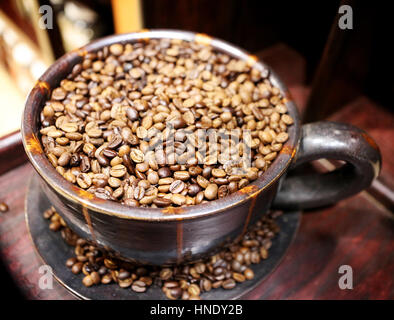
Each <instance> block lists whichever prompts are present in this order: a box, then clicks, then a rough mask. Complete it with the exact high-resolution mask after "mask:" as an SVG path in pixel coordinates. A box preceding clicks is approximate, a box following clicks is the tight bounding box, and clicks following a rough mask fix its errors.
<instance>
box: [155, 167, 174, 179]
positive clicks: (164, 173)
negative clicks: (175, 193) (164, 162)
mask: <svg viewBox="0 0 394 320" xmlns="http://www.w3.org/2000/svg"><path fill="white" fill-rule="evenodd" d="M157 173H158V174H159V177H160V178H167V177H169V176H171V170H170V169H169V168H167V167H162V168H160V169H159V170H158V171H157Z"/></svg>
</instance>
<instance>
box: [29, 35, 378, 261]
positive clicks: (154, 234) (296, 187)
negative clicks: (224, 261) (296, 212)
mask: <svg viewBox="0 0 394 320" xmlns="http://www.w3.org/2000/svg"><path fill="white" fill-rule="evenodd" d="M153 38H172V39H174V38H176V39H183V40H187V41H192V40H195V41H197V42H204V43H209V44H210V45H211V46H213V47H214V48H216V49H218V50H221V51H224V52H226V53H228V54H229V55H231V56H234V57H237V58H239V59H243V60H246V61H247V62H248V63H250V64H254V67H256V68H259V69H260V70H263V69H269V68H268V67H267V66H266V65H265V64H263V63H262V62H259V61H257V59H256V57H254V56H252V55H250V54H249V53H247V52H245V51H244V50H242V49H239V48H237V47H235V46H233V45H231V44H229V43H227V42H224V41H221V40H218V39H215V38H211V37H209V36H206V35H202V34H195V33H191V32H184V31H176V30H153V31H144V32H138V33H130V34H122V35H114V36H110V37H106V38H103V39H100V40H98V41H95V42H93V43H90V44H88V45H87V46H85V47H83V48H81V49H78V50H75V51H72V52H70V53H67V54H66V55H64V56H63V57H61V58H60V59H59V60H57V61H56V62H55V63H54V64H53V65H52V66H51V67H50V68H49V69H48V70H47V71H46V72H45V73H44V75H43V76H42V77H41V78H40V79H39V81H38V82H37V84H36V86H35V87H34V88H33V89H32V91H31V92H30V94H29V96H28V99H27V101H26V106H25V111H24V115H23V120H22V136H23V143H24V147H25V150H26V153H27V155H28V157H29V160H30V162H31V163H32V164H33V166H34V168H35V170H36V171H37V172H38V174H39V175H40V176H41V178H42V183H41V187H42V190H43V192H44V193H45V194H46V195H47V197H48V198H49V199H50V201H51V202H52V203H53V206H54V207H55V208H56V209H57V210H58V212H59V213H60V214H61V216H62V217H63V218H64V220H65V221H66V223H67V224H68V226H69V227H70V228H71V229H73V230H74V231H75V232H76V233H77V234H78V235H79V236H81V237H83V238H87V239H90V240H92V241H96V242H97V244H98V245H100V246H102V247H105V248H107V249H110V250H111V251H112V252H113V253H114V254H116V255H120V256H122V257H124V258H125V259H128V260H131V261H136V262H141V263H148V264H156V265H163V264H172V263H179V262H182V261H191V260H197V259H199V258H202V257H203V256H205V255H206V254H207V253H209V252H212V251H213V250H215V249H217V248H218V247H219V246H220V245H222V244H224V243H226V242H227V241H230V240H233V239H235V238H236V237H237V236H239V235H240V234H242V233H243V232H245V230H247V227H248V226H249V225H250V224H253V223H254V222H256V221H257V219H258V218H259V217H261V215H263V214H265V213H266V212H267V211H268V210H269V209H270V208H271V207H272V206H275V207H276V208H283V209H294V208H297V209H302V208H311V207H317V206H323V205H328V204H332V203H334V202H337V201H339V200H341V199H343V198H345V197H349V196H351V195H354V194H356V193H358V192H359V191H361V190H363V189H365V188H367V187H368V186H369V185H370V184H371V182H372V181H373V179H374V178H376V177H377V176H378V174H379V171H380V166H381V156H380V152H379V149H378V147H377V145H376V143H375V142H374V141H373V139H372V138H371V137H370V136H369V135H368V134H367V133H365V132H364V131H362V130H360V129H358V128H355V127H353V126H350V125H346V124H340V123H334V122H317V123H312V124H306V125H303V126H301V125H300V120H299V116H298V113H297V108H296V106H295V104H294V102H293V101H292V99H291V97H290V95H289V93H288V91H287V89H286V87H285V85H284V84H283V83H282V81H281V80H280V79H279V78H278V77H277V75H276V74H275V73H274V72H273V71H271V70H270V80H271V81H272V83H273V84H274V85H275V86H277V87H279V88H280V90H281V91H282V94H283V95H284V96H285V97H286V98H287V102H286V105H287V108H288V110H289V114H290V115H291V116H292V117H293V119H294V120H295V122H294V124H293V125H292V126H290V127H289V131H288V133H289V139H288V141H287V142H286V144H285V145H284V146H283V149H282V151H281V152H280V154H279V155H278V157H277V158H276V160H275V161H274V162H273V164H272V165H271V166H270V167H269V169H268V170H267V171H266V172H265V173H264V174H263V175H262V176H261V177H260V178H259V179H257V180H256V181H254V182H253V183H251V184H250V185H248V186H246V187H245V188H243V189H241V190H239V191H237V192H235V193H233V194H231V195H230V196H228V197H225V198H222V199H219V200H215V201H211V202H209V203H204V204H199V205H195V206H190V207H177V208H176V207H169V208H165V209H158V208H130V207H127V206H124V205H122V204H120V203H116V202H112V201H106V200H102V199H99V198H96V197H95V196H94V195H93V194H91V193H88V192H87V191H84V190H82V189H80V188H78V187H77V186H75V185H73V184H71V183H70V182H68V181H66V180H65V179H64V178H63V177H61V176H60V174H59V173H58V172H57V171H56V170H55V168H53V166H52V165H51V164H50V163H49V161H48V159H47V158H46V156H45V154H44V152H43V149H42V147H41V143H40V138H39V127H40V123H39V114H40V111H41V109H42V107H43V105H44V102H45V101H46V99H47V97H48V94H49V92H50V90H51V89H52V88H55V87H56V86H57V85H58V84H59V83H60V81H61V80H62V79H64V78H65V77H66V76H67V75H68V74H69V73H70V72H71V70H72V68H73V66H74V65H75V64H77V63H79V62H81V61H82V59H83V56H84V55H85V54H86V53H87V52H92V51H97V50H99V49H100V48H102V47H104V46H108V45H111V44H113V43H128V42H135V41H146V40H147V39H153ZM321 158H326V159H337V160H343V161H345V162H346V164H345V165H344V166H343V167H341V168H339V169H337V170H335V171H333V172H330V173H326V174H313V175H309V176H297V175H292V176H291V177H289V178H287V179H285V176H286V173H287V172H288V171H289V169H291V168H293V167H295V166H296V165H298V164H300V163H304V162H308V161H312V160H316V159H321ZM278 190H280V191H279V192H278Z"/></svg>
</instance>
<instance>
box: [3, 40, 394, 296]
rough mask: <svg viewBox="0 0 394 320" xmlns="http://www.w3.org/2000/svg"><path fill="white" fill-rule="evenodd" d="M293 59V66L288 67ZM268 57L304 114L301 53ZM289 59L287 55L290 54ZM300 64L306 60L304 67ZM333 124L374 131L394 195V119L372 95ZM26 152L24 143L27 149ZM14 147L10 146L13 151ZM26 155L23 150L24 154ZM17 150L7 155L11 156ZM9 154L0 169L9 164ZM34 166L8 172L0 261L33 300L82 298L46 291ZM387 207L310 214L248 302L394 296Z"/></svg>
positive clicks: (393, 226) (365, 197) (274, 52)
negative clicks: (32, 204)
mask: <svg viewBox="0 0 394 320" xmlns="http://www.w3.org/2000/svg"><path fill="white" fill-rule="evenodd" d="M279 54H282V55H284V56H286V59H285V61H288V66H291V69H290V67H289V68H286V67H285V66H281V64H280V62H281V61H284V60H283V59H278V55H279ZM263 57H264V59H265V60H266V61H267V62H268V63H269V64H271V65H272V66H273V67H274V68H275V70H276V71H277V73H278V74H279V75H280V76H281V77H282V78H283V79H284V82H285V83H287V84H288V86H289V90H290V92H291V94H292V96H293V98H294V100H295V101H296V103H297V104H298V105H299V107H300V109H301V110H303V109H304V106H305V101H306V97H307V94H308V92H309V89H308V87H307V86H305V84H304V73H303V64H302V59H300V56H299V55H297V54H296V53H295V52H293V51H291V50H289V49H288V48H285V47H281V46H277V47H273V48H271V49H270V50H269V51H265V52H264V54H263ZM282 57H283V56H282ZM297 61H298V62H297ZM332 119H335V120H342V121H345V122H348V123H353V124H355V125H358V126H360V127H361V128H363V129H366V130H367V131H368V132H369V133H370V134H371V135H372V136H373V137H374V139H376V141H377V142H378V144H379V146H380V148H381V150H382V154H383V170H382V174H381V177H380V180H381V181H383V182H385V183H387V184H385V187H386V188H387V189H388V190H389V191H390V192H392V190H393V188H391V187H390V186H391V185H390V182H391V183H392V181H394V179H393V177H394V163H393V158H392V150H393V148H392V143H391V141H394V130H393V126H392V123H393V122H391V119H392V114H390V113H388V112H386V111H385V110H384V109H382V108H380V107H379V106H378V105H376V104H374V103H373V102H372V101H370V100H368V99H366V98H363V97H361V98H359V99H357V100H355V101H354V102H353V103H351V104H349V105H347V106H346V108H343V110H342V111H341V112H340V113H337V114H335V115H334V116H333V117H332ZM19 147H20V145H19ZM7 150H9V149H7ZM19 150H21V149H19ZM11 156H12V153H7V157H11ZM7 157H5V158H3V159H2V161H1V163H0V166H4V167H5V166H6V163H7V161H6V160H7ZM32 170H33V169H32V167H31V166H30V164H23V165H21V166H19V167H16V168H14V169H13V170H10V171H8V172H6V173H4V174H2V175H0V201H5V202H6V203H7V204H8V205H9V207H10V210H9V211H8V212H6V213H1V214H0V256H1V259H2V261H3V264H4V265H5V266H6V268H7V269H8V272H9V274H10V275H11V276H12V279H13V280H14V281H15V283H16V285H17V287H18V288H19V289H20V291H21V292H22V293H23V295H24V296H25V297H26V298H29V299H74V297H73V296H72V295H71V294H70V293H68V292H67V291H66V289H64V288H63V287H62V286H61V285H59V284H58V283H57V282H56V281H55V282H54V288H53V289H52V290H41V289H39V286H38V281H39V277H40V274H39V272H38V268H39V266H40V265H41V263H42V262H41V261H40V260H39V258H38V257H37V255H36V254H35V252H34V249H33V246H32V244H31V240H30V238H29V236H28V234H27V230H26V225H25V219H24V199H25V193H26V188H27V181H28V177H29V176H30V174H31V173H32ZM392 216H393V213H392V212H390V210H388V209H387V206H386V207H385V203H383V202H380V201H378V200H376V199H375V198H373V197H372V196H371V195H370V193H367V192H362V193H361V194H359V195H357V196H354V197H352V198H350V199H347V200H345V201H342V202H340V203H338V204H336V205H335V206H332V207H328V208H325V209H320V210H315V211H311V212H305V213H304V214H303V218H302V222H301V226H300V230H299V232H298V235H297V237H296V239H295V242H294V243H293V244H292V246H291V247H290V248H289V251H288V254H287V255H286V257H285V258H284V260H283V261H282V262H281V264H280V265H279V267H278V268H277V269H276V270H275V271H274V272H273V273H272V274H271V275H270V276H269V277H268V278H267V279H266V280H265V281H264V282H262V283H261V284H260V285H259V286H258V287H257V288H256V289H255V290H254V291H253V292H251V293H250V294H248V295H247V296H246V297H245V298H248V299H394V279H393V274H394V220H393V218H392ZM341 265H350V266H351V267H352V268H353V275H354V284H353V286H354V288H353V290H340V289H339V287H338V279H339V277H340V276H341V275H340V274H338V268H339V267H340V266H341Z"/></svg>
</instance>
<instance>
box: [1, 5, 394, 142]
mask: <svg viewBox="0 0 394 320" xmlns="http://www.w3.org/2000/svg"><path fill="white" fill-rule="evenodd" d="M374 3H375V2H374ZM344 4H345V5H350V6H351V7H352V9H353V16H354V18H353V25H354V27H353V29H352V30H341V29H340V28H339V27H338V21H337V20H338V17H339V16H340V14H338V9H339V7H340V6H341V5H344ZM48 5H49V6H50V7H51V9H52V13H53V24H52V29H41V28H40V26H39V21H40V18H41V17H42V14H46V13H47V12H46V11H43V10H41V13H40V8H46V7H45V6H48ZM388 11H389V10H385V7H384V6H382V5H378V4H376V3H375V4H374V5H371V4H369V5H368V4H365V3H362V2H361V1H335V0H333V1H321V2H319V5H316V2H312V1H292V2H289V3H286V2H284V3H283V2H278V1H249V0H246V1H245V0H217V1H209V0H187V1H184V0H112V1H111V0H45V1H42V0H14V1H6V0H0V79H1V83H2V86H1V88H0V90H1V91H0V97H1V101H2V104H1V112H5V111H6V114H5V113H4V116H2V117H1V120H0V135H4V134H7V133H9V132H12V131H14V130H17V129H18V128H19V122H20V121H19V119H20V113H21V111H22V109H23V103H24V99H25V97H26V94H27V93H28V92H29V90H30V89H31V88H32V86H33V85H34V83H35V81H36V79H37V78H38V77H39V76H40V75H41V74H42V73H43V71H44V70H45V69H46V68H47V66H48V65H50V64H51V63H52V62H53V61H54V60H55V59H56V58H58V57H60V56H61V55H63V54H64V53H65V52H67V51H70V50H72V49H74V48H77V47H80V46H82V45H84V44H86V43H88V42H90V41H92V40H94V39H96V38H99V37H102V36H106V35H110V34H113V33H123V32H131V31H136V30H139V29H141V28H174V29H184V30H192V31H197V32H202V33H207V34H209V35H212V36H216V37H219V38H222V39H225V40H227V41H230V42H232V43H234V44H237V45H238V46H240V47H243V48H245V49H247V50H249V51H251V52H253V53H255V54H258V55H259V56H260V57H262V58H263V59H264V60H266V61H267V62H268V63H271V64H272V65H273V67H274V68H275V69H277V71H278V73H279V74H280V75H281V76H282V77H284V80H285V82H286V80H287V81H288V83H287V84H288V85H289V86H290V85H293V84H294V82H298V83H297V84H296V85H298V86H299V88H298V90H296V91H295V92H294V94H295V96H296V101H297V102H298V104H299V107H300V109H301V110H303V111H304V109H305V110H306V111H305V112H306V113H305V119H306V120H308V121H311V120H316V119H320V118H324V117H327V116H328V115H330V114H332V113H333V112H335V111H337V110H338V109H340V108H341V107H342V106H343V105H345V104H346V103H348V102H350V101H352V100H353V99H354V98H355V97H357V96H358V95H360V94H365V95H367V96H368V97H371V98H373V99H374V100H376V101H378V102H379V103H381V104H382V105H384V106H386V107H387V106H390V98H391V94H392V92H393V80H392V77H389V78H391V80H389V81H388V82H381V81H377V79H379V80H383V78H384V76H385V75H386V74H387V73H389V72H392V71H393V70H392V68H391V67H390V68H388V66H389V65H388V61H390V60H391V58H392V57H390V56H389V55H390V50H388V42H387V40H386V36H387V34H388V33H389V31H392V30H388V28H387V26H388V21H389V20H390V19H389V18H390V17H388V16H387V19H384V18H385V15H387V14H388V13H387V12H388ZM390 69H391V70H390ZM310 89H313V90H312V91H311V90H310ZM391 105H392V104H391Z"/></svg>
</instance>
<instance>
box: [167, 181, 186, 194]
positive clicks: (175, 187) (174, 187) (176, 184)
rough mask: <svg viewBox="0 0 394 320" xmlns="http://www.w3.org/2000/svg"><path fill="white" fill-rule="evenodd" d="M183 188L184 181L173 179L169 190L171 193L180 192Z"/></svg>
mask: <svg viewBox="0 0 394 320" xmlns="http://www.w3.org/2000/svg"><path fill="white" fill-rule="evenodd" d="M183 189H185V183H184V182H183V181H181V180H174V181H173V182H172V183H171V185H170V189H169V191H170V192H171V193H181V192H182V191H183Z"/></svg>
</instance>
